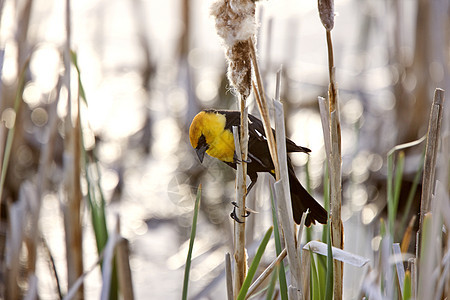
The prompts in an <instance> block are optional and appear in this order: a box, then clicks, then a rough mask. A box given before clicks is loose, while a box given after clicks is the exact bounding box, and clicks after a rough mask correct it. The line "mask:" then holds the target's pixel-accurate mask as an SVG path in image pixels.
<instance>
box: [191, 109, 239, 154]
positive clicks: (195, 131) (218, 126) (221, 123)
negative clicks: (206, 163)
mask: <svg viewBox="0 0 450 300" xmlns="http://www.w3.org/2000/svg"><path fill="white" fill-rule="evenodd" d="M225 124H226V116H225V115H224V114H221V113H219V112H216V111H201V112H199V113H198V114H197V115H196V116H195V118H194V120H192V123H191V127H190V128H189V140H190V142H191V146H192V148H194V149H195V151H196V152H197V156H198V158H199V159H200V162H202V161H203V157H204V155H205V152H206V153H207V154H209V155H210V156H212V157H215V158H218V159H220V160H222V161H225V162H233V161H234V138H233V133H232V132H231V131H230V130H228V129H226V128H225Z"/></svg>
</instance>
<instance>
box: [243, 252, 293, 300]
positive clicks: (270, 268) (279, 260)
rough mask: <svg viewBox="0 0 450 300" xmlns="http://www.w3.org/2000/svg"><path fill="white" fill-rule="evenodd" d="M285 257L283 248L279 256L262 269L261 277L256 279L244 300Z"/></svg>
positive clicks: (285, 253)
mask: <svg viewBox="0 0 450 300" xmlns="http://www.w3.org/2000/svg"><path fill="white" fill-rule="evenodd" d="M286 255H287V250H286V248H284V249H283V251H281V253H280V255H278V256H277V258H276V259H275V260H274V261H272V262H271V263H270V264H269V265H268V266H267V268H265V269H264V271H263V272H262V273H261V275H259V276H258V278H256V280H255V281H254V282H253V283H252V285H251V286H250V288H249V289H248V292H247V295H246V296H245V299H248V298H249V297H251V296H252V295H253V294H254V293H255V292H256V291H257V289H258V288H259V287H260V286H261V284H262V283H263V282H264V281H265V280H266V279H267V277H269V275H270V274H272V272H273V270H274V269H275V268H276V267H277V266H278V265H279V264H280V262H281V261H282V260H283V259H284V258H285V257H286Z"/></svg>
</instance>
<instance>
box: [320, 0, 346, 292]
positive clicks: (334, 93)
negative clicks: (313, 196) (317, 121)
mask: <svg viewBox="0 0 450 300" xmlns="http://www.w3.org/2000/svg"><path fill="white" fill-rule="evenodd" d="M323 2H324V3H331V5H330V4H329V5H326V6H325V5H324V6H322V7H321V6H320V1H319V10H320V9H321V8H322V9H323V8H324V7H327V8H332V7H333V5H334V4H333V1H323ZM319 12H320V14H321V15H322V14H324V15H327V16H328V20H324V19H325V18H322V16H321V19H322V23H323V24H324V27H325V29H326V39H327V49H328V72H329V77H330V85H329V87H328V101H329V110H330V111H329V118H330V133H331V136H330V140H331V142H330V146H331V149H330V153H329V155H328V163H329V164H328V166H329V170H330V173H329V174H330V200H331V201H330V204H331V242H332V245H333V246H334V247H336V248H339V249H344V226H343V224H342V219H341V205H342V174H341V173H342V171H341V168H342V155H341V122H340V116H339V97H338V89H337V84H336V76H335V72H336V71H335V66H334V53H333V42H332V39H331V29H332V28H333V23H330V19H331V20H332V19H333V18H334V12H333V10H332V9H326V11H319ZM333 271H334V274H333V277H334V284H333V295H334V299H335V300H339V299H342V291H343V285H342V280H343V265H342V263H340V262H338V261H334V270H333Z"/></svg>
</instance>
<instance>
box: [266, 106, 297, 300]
mask: <svg viewBox="0 0 450 300" xmlns="http://www.w3.org/2000/svg"><path fill="white" fill-rule="evenodd" d="M273 104H274V107H275V123H276V124H275V125H276V126H275V130H276V143H277V144H276V146H277V153H278V160H279V167H280V177H279V179H278V180H277V182H275V184H274V189H275V195H276V199H277V209H278V214H279V216H280V217H279V220H280V223H281V227H282V229H283V232H284V239H285V243H286V248H287V252H288V253H287V254H288V259H289V266H290V269H291V270H290V274H291V285H292V286H293V287H294V288H295V289H296V291H297V292H295V291H292V293H293V294H294V297H295V299H301V298H302V297H303V296H302V295H303V292H302V272H301V265H300V264H301V260H300V257H299V253H298V251H297V241H296V235H295V225H294V221H293V220H294V217H293V213H292V205H291V194H290V189H289V175H288V171H287V153H286V134H285V132H286V131H285V127H284V114H283V104H282V103H281V102H278V101H276V102H274V103H273Z"/></svg>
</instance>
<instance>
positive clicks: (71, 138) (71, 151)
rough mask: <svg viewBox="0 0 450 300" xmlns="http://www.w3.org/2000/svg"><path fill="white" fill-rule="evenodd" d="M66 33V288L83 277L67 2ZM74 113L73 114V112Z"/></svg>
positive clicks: (77, 143)
mask: <svg viewBox="0 0 450 300" xmlns="http://www.w3.org/2000/svg"><path fill="white" fill-rule="evenodd" d="M65 9H66V11H65V13H66V15H65V29H66V41H65V45H64V54H63V61H64V77H63V82H64V85H65V87H66V88H67V98H68V99H67V103H68V104H67V106H68V109H67V116H66V120H65V134H66V135H65V140H64V186H65V191H66V197H67V203H65V204H64V205H63V207H64V209H63V212H64V227H65V237H66V255H67V272H68V275H67V277H68V284H69V287H70V286H72V284H74V283H75V281H76V280H77V279H78V278H79V277H80V276H81V275H82V274H83V247H82V241H83V238H82V224H81V200H82V192H81V186H80V176H81V174H80V171H81V164H80V158H81V153H80V151H81V143H80V135H81V129H80V117H79V109H78V108H79V97H76V99H75V101H74V100H73V99H72V87H71V76H70V71H71V63H70V49H71V12H70V0H66V5H65ZM74 109H76V111H73V110H74ZM83 294H84V293H83V288H82V287H81V288H80V289H78V292H77V295H76V298H77V299H81V298H83Z"/></svg>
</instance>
